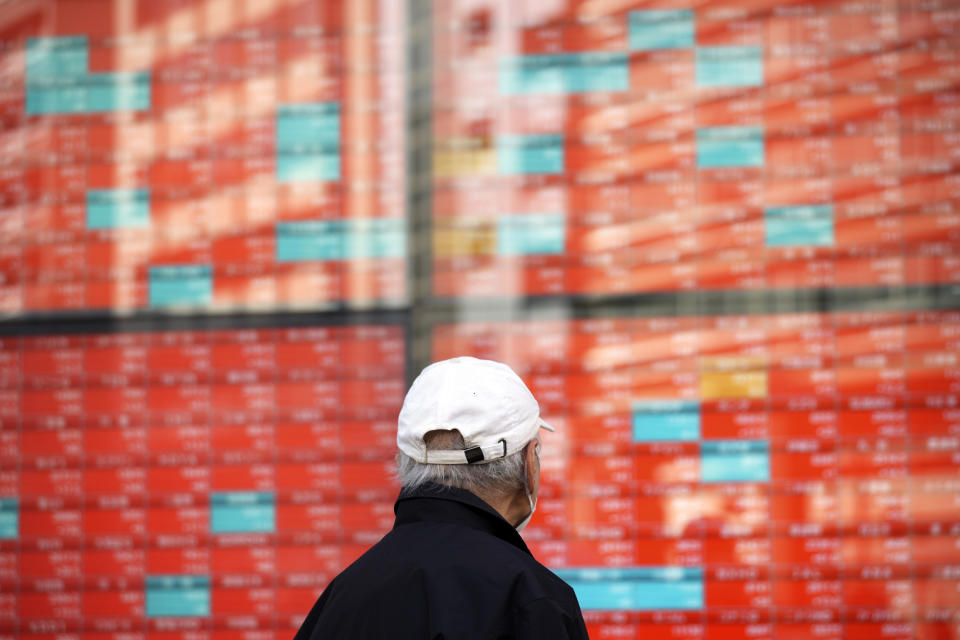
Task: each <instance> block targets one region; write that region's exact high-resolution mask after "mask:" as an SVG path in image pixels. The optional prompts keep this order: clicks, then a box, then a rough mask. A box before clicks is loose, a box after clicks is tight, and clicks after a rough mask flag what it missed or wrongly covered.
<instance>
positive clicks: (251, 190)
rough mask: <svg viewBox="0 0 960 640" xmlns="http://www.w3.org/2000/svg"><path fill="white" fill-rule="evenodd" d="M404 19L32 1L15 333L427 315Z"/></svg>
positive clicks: (27, 20) (15, 132) (17, 55)
mask: <svg viewBox="0 0 960 640" xmlns="http://www.w3.org/2000/svg"><path fill="white" fill-rule="evenodd" d="M404 25H405V18H404V10H403V7H402V5H400V4H396V3H386V2H379V1H377V0H369V1H367V0H364V1H361V2H350V3H340V2H336V3H318V2H313V1H307V0H295V1H292V2H291V1H287V0H268V1H266V2H255V3H249V2H242V1H239V0H237V1H235V2H232V1H231V2H226V3H224V2H211V1H209V0H190V1H187V2H184V1H182V0H156V1H151V2H127V1H125V0H90V1H86V0H84V1H82V2H73V1H59V0H37V1H33V0H30V1H28V2H25V3H23V4H22V6H21V7H19V8H18V10H17V11H13V12H4V14H3V15H2V16H0V85H2V87H3V88H2V94H0V131H2V135H0V140H2V142H0V144H2V147H3V163H2V167H0V238H2V240H3V242H2V243H0V244H2V249H0V312H3V313H4V314H7V315H10V314H22V313H29V312H38V311H69V310H90V309H93V310H113V309H142V308H153V309H167V308H171V307H173V308H190V309H192V310H207V309H218V310H223V309H256V310H272V309H277V308H280V309H287V308H304V307H306V308H327V307H334V306H346V307H351V306H354V305H358V304H362V305H365V306H369V305H370V304H373V303H384V302H390V303H392V304H396V303H398V302H402V301H403V300H404V299H405V297H406V281H405V279H404V278H403V277H402V275H403V274H405V264H406V241H405V233H406V231H405V225H406V223H405V217H406V213H405V204H404V198H405V177H404V174H405V160H404V157H405V152H404V148H405V132H404V118H403V113H404V112H405V98H404V95H403V88H404V86H405V85H404V83H405V81H404V77H405V71H404V67H403V60H404V57H403V55H402V50H403V49H402V47H403V38H404Z"/></svg>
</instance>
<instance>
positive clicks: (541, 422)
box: [540, 418, 556, 432]
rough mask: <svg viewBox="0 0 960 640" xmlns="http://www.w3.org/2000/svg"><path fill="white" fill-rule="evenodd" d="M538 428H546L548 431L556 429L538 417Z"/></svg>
mask: <svg viewBox="0 0 960 640" xmlns="http://www.w3.org/2000/svg"><path fill="white" fill-rule="evenodd" d="M540 428H541V429H546V430H547V431H550V432H553V431H556V429H554V428H553V427H551V426H550V423H549V422H547V421H546V420H544V419H543V418H540Z"/></svg>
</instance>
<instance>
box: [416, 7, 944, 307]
mask: <svg viewBox="0 0 960 640" xmlns="http://www.w3.org/2000/svg"><path fill="white" fill-rule="evenodd" d="M956 25H957V17H956V15H955V3H952V2H936V1H935V2H913V1H907V0H903V1H899V2H898V1H893V0H890V1H883V2H862V1H859V0H830V1H823V2H808V3H796V2H792V1H785V2H776V1H773V2H756V1H753V0H720V1H718V2H707V3H696V2H694V3H690V2H674V1H669V2H629V1H627V2H617V3H591V2H575V1H561V2H547V3H542V2H526V3H523V2H521V3H511V2H499V1H492V2H472V1H463V2H456V1H455V2H447V3H444V4H443V6H437V7H435V8H434V14H433V34H434V42H433V50H434V54H435V55H434V60H433V77H434V90H433V93H432V98H433V113H434V119H433V145H434V149H433V170H434V174H433V176H434V180H433V185H434V193H433V223H434V229H433V278H432V279H433V292H434V294H435V295H436V296H439V297H443V298H457V297H472V296H480V297H491V296H494V297H495V296H504V295H507V296H509V295H528V296H541V295H556V294H579V295H596V294H602V295H607V294H616V295H619V294H629V293H648V292H677V291H698V290H765V289H783V288H787V289H789V288H821V287H822V288H830V287H851V286H876V285H883V286H903V285H929V284H948V283H949V284H956V283H957V282H960V271H958V266H960V264H958V263H957V260H956V257H955V256H956V254H957V252H958V244H957V243H958V240H960V235H958V233H960V226H958V222H957V220H956V215H955V211H956V203H957V198H958V194H960V192H958V185H960V182H958V179H960V178H958V172H957V163H956V158H957V148H956V143H957V142H958V141H957V140H956V139H955V138H956V131H957V130H958V120H957V109H956V104H957V100H958V97H960V94H958V93H957V78H956V74H955V67H956V62H957V58H956V56H957V51H956V46H955V45H956V38H955V34H954V30H955V28H956Z"/></svg>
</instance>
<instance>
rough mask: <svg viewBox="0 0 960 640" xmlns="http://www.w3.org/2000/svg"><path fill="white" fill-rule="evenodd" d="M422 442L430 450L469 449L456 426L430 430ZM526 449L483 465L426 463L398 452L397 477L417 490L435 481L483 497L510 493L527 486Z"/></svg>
mask: <svg viewBox="0 0 960 640" xmlns="http://www.w3.org/2000/svg"><path fill="white" fill-rule="evenodd" d="M423 441H424V443H425V444H426V445H427V450H444V449H461V450H462V449H466V448H467V446H466V443H465V442H464V440H463V436H462V435H461V434H460V432H459V431H457V430H456V429H453V430H449V431H447V430H434V431H428V432H427V433H426V434H424V436H423ZM524 451H525V448H524V449H521V450H520V451H517V452H516V453H512V454H510V455H509V456H507V457H506V458H499V459H497V460H493V461H491V462H484V463H481V464H424V463H422V462H417V461H416V460H414V459H413V458H411V457H410V456H408V455H407V454H405V453H403V452H402V451H401V452H399V453H397V478H399V479H400V484H402V485H403V487H404V489H416V488H418V487H420V486H422V485H424V484H426V483H428V482H432V483H435V484H440V485H444V486H447V487H458V488H460V489H466V490H467V491H469V492H471V493H474V494H477V495H480V496H484V495H490V494H497V495H509V494H511V493H513V492H515V491H518V490H523V489H524V488H525V487H526V484H527V477H526V468H525V465H524V461H523V452H524Z"/></svg>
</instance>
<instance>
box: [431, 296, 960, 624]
mask: <svg viewBox="0 0 960 640" xmlns="http://www.w3.org/2000/svg"><path fill="white" fill-rule="evenodd" d="M433 348H434V355H435V357H436V358H437V359H441V358H445V357H450V356H453V355H454V354H469V355H475V356H477V357H483V358H489V359H494V360H501V361H504V362H507V363H510V364H511V365H513V366H514V367H515V368H516V369H517V370H518V372H519V373H520V375H521V376H522V377H523V378H524V379H525V380H526V381H527V383H528V385H529V387H530V389H531V391H532V392H533V393H534V395H535V396H536V397H537V399H538V400H539V402H540V407H541V412H542V414H543V415H544V416H545V418H546V419H547V420H549V421H550V423H551V424H553V425H555V426H556V428H557V431H556V433H554V434H545V435H544V436H543V441H544V448H543V462H542V469H543V471H542V477H541V490H540V492H541V494H540V500H539V502H538V505H537V512H536V516H535V517H534V519H533V521H532V522H531V524H530V527H529V533H527V532H525V534H524V535H525V536H526V538H527V539H528V541H530V543H531V547H532V549H533V552H534V555H536V556H537V557H538V558H540V559H541V560H542V561H544V562H546V563H548V564H549V565H550V566H551V567H553V568H554V569H555V570H556V571H557V572H558V573H559V574H560V575H561V576H562V577H563V578H565V579H566V580H567V581H568V582H570V583H571V585H572V586H573V587H574V589H575V591H576V592H577V595H578V597H579V600H580V604H581V606H582V607H583V608H584V610H585V612H586V615H587V619H588V628H589V629H590V633H591V637H592V638H624V637H626V638H647V637H656V638H661V637H662V638H676V637H710V638H713V637H721V638H745V637H752V638H782V637H787V638H887V637H890V638H954V637H956V634H957V622H956V612H957V610H958V609H960V577H958V575H957V573H956V571H955V568H954V567H955V566H956V565H957V563H960V499H958V498H960V439H958V434H960V404H958V394H960V369H958V367H957V364H958V363H960V314H958V313H957V312H909V313H907V312H897V313H894V312H862V313H861V312H858V313H823V314H790V315H749V316H719V317H710V316H701V317H696V318H682V317H657V318H605V319H585V320H557V321H526V322H522V321H517V322H510V323H499V322H498V323H464V324H457V325H448V326H438V327H436V328H435V332H434V337H433Z"/></svg>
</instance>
